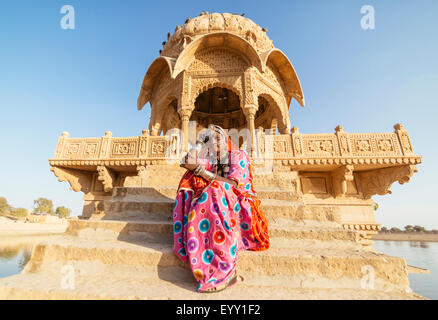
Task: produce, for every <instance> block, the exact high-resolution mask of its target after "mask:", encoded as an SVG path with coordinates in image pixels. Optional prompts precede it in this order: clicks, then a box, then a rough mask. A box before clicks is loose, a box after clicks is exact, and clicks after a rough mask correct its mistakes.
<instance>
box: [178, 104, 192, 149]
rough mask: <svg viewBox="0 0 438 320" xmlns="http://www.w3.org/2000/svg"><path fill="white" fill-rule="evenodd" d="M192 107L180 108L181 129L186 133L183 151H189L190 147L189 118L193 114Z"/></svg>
mask: <svg viewBox="0 0 438 320" xmlns="http://www.w3.org/2000/svg"><path fill="white" fill-rule="evenodd" d="M192 111H193V109H192V108H189V107H186V108H184V107H183V108H181V109H180V110H178V113H179V115H180V116H181V130H182V132H183V134H184V141H183V151H184V152H188V151H189V150H188V147H189V145H188V144H189V120H190V116H191V115H192Z"/></svg>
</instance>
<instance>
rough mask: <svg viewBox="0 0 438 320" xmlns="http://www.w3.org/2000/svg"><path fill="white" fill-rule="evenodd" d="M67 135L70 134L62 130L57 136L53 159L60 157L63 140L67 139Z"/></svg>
mask: <svg viewBox="0 0 438 320" xmlns="http://www.w3.org/2000/svg"><path fill="white" fill-rule="evenodd" d="M69 135H70V134H69V133H68V132H67V131H63V132H62V134H61V136H60V137H59V138H58V144H57V146H56V151H55V159H57V158H62V152H63V149H64V144H65V140H66V139H68V137H69Z"/></svg>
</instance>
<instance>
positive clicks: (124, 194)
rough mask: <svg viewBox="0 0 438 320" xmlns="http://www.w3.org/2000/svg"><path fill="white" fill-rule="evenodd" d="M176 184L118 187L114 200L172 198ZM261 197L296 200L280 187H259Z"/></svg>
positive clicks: (290, 193) (258, 192) (173, 197)
mask: <svg viewBox="0 0 438 320" xmlns="http://www.w3.org/2000/svg"><path fill="white" fill-rule="evenodd" d="M176 191H177V188H176V186H168V187H165V186H164V187H116V188H115V189H114V191H113V197H112V199H113V200H133V201H135V200H139V201H140V200H141V199H149V198H155V199H164V200H166V199H170V200H172V201H173V200H175V198H176ZM256 191H257V197H258V198H259V199H276V200H288V201H292V200H295V197H296V195H295V194H294V193H293V192H292V191H288V190H282V189H278V188H261V189H257V190H256Z"/></svg>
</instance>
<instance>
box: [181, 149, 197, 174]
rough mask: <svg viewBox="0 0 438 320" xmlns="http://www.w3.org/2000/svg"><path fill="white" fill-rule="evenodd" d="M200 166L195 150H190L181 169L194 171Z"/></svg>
mask: <svg viewBox="0 0 438 320" xmlns="http://www.w3.org/2000/svg"><path fill="white" fill-rule="evenodd" d="M197 166H198V157H197V152H196V150H195V149H192V150H190V151H189V152H188V153H187V154H186V156H185V157H184V159H183V163H182V164H181V167H183V168H186V169H187V170H190V171H193V170H194V169H195V168H196V167H197Z"/></svg>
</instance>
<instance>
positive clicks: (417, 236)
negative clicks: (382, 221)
mask: <svg viewBox="0 0 438 320" xmlns="http://www.w3.org/2000/svg"><path fill="white" fill-rule="evenodd" d="M372 239H373V240H388V241H425V242H438V234H436V233H435V234H433V233H382V232H380V233H378V234H376V235H374V236H373V237H372Z"/></svg>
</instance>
